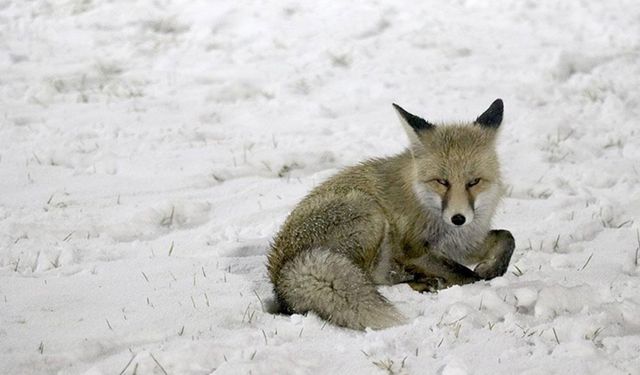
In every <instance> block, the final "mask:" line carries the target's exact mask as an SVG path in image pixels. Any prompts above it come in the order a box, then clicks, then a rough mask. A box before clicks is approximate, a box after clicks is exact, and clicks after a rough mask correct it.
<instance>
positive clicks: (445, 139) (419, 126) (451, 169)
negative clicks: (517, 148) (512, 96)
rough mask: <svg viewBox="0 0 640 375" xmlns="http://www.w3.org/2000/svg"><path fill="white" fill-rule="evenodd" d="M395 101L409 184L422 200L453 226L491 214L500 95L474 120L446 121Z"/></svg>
mask: <svg viewBox="0 0 640 375" xmlns="http://www.w3.org/2000/svg"><path fill="white" fill-rule="evenodd" d="M393 106H394V107H395V109H396V111H397V112H398V115H399V117H400V120H401V122H402V124H403V126H404V128H405V130H406V132H407V134H408V135H409V139H410V141H411V146H410V148H411V153H412V155H413V167H414V168H413V172H414V175H413V181H412V186H411V189H413V191H414V192H415V193H416V195H417V197H418V199H419V201H420V202H421V203H422V205H423V206H425V208H426V209H428V210H430V211H432V212H434V213H437V214H439V215H441V217H442V220H443V221H444V222H445V223H447V224H449V225H451V226H454V227H462V226H465V225H468V224H470V223H472V222H473V221H474V219H479V218H480V217H491V215H493V211H494V210H495V207H496V205H497V203H498V200H499V198H500V195H501V191H502V185H501V181H500V168H499V164H498V157H497V155H496V151H495V140H496V135H497V132H498V128H499V127H500V124H501V123H502V114H503V104H502V100H500V99H496V100H495V101H494V102H493V104H491V106H490V107H489V108H488V109H487V110H486V111H485V112H484V113H482V114H481V115H480V116H479V117H478V118H477V119H476V120H475V121H474V122H472V123H467V124H456V125H446V126H440V125H438V126H436V125H434V124H431V123H429V122H427V121H425V120H424V119H422V118H420V117H418V116H415V115H412V114H411V113H409V112H407V111H405V110H404V109H402V108H401V107H400V106H398V105H397V104H394V105H393ZM487 215H488V216H487Z"/></svg>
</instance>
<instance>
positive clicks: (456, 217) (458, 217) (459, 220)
mask: <svg viewBox="0 0 640 375" xmlns="http://www.w3.org/2000/svg"><path fill="white" fill-rule="evenodd" d="M465 221H466V219H465V218H464V216H462V215H460V214H455V215H453V216H452V217H451V222H452V223H454V224H455V225H462V224H464V222H465Z"/></svg>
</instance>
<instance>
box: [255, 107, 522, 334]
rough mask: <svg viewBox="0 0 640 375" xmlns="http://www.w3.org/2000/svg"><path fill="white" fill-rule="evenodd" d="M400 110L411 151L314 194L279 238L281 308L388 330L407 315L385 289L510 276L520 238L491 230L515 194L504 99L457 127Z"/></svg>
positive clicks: (361, 167)
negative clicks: (506, 173) (504, 150)
mask: <svg viewBox="0 0 640 375" xmlns="http://www.w3.org/2000/svg"><path fill="white" fill-rule="evenodd" d="M393 108H395V111H396V113H397V115H398V118H399V119H400V123H401V125H402V127H403V129H404V130H405V133H406V134H407V136H408V138H409V147H407V149H406V150H405V151H403V152H401V153H399V154H397V155H394V156H390V157H384V158H375V159H370V160H367V161H364V162H361V163H360V164H358V165H355V166H352V167H347V168H345V169H343V170H342V171H340V172H338V173H337V174H336V175H335V176H333V177H330V178H329V179H328V180H326V181H325V182H324V183H321V184H320V185H319V186H317V187H316V188H314V189H312V190H311V192H310V193H309V194H308V195H307V196H306V197H304V198H303V199H302V200H301V201H300V202H299V203H298V205H297V206H296V207H295V208H294V209H293V210H292V211H291V213H290V214H289V215H288V217H287V218H286V219H285V221H284V223H283V224H282V226H281V228H280V230H279V231H278V233H277V234H276V235H275V237H274V238H273V240H272V241H271V242H270V245H269V249H268V253H267V271H268V275H269V279H270V281H271V283H272V285H273V290H274V294H275V301H276V304H277V305H278V306H279V307H280V312H282V313H286V314H294V313H299V314H305V313H308V312H313V313H315V314H316V315H318V316H319V317H320V318H322V319H324V320H326V321H328V322H330V323H333V324H335V325H337V326H340V327H346V328H350V329H354V330H364V329H366V328H367V327H368V328H370V329H374V330H378V329H385V328H390V327H393V326H396V325H401V324H404V323H407V322H408V320H407V318H406V317H405V316H404V315H403V314H401V313H400V312H399V310H398V309H397V308H396V307H395V306H394V305H393V304H392V303H391V302H390V301H389V300H388V299H386V298H385V297H384V296H383V295H382V294H381V293H380V292H379V291H378V289H377V286H379V285H395V284H400V283H406V284H408V285H409V286H410V287H411V288H412V289H414V290H416V291H419V292H435V291H438V290H440V289H444V288H448V287H450V286H453V285H464V284H469V283H473V282H477V281H480V280H490V279H493V278H495V277H499V276H502V275H504V273H505V272H506V271H507V268H508V265H509V262H510V259H511V256H512V254H513V251H514V248H515V241H514V238H513V236H512V234H511V233H510V232H509V231H508V230H504V229H501V230H492V229H491V220H492V217H493V216H494V213H495V211H496V208H497V206H498V203H499V202H500V200H501V198H502V197H503V195H504V190H505V189H504V185H503V182H502V180H501V174H500V165H499V160H498V156H497V151H496V138H497V134H498V130H499V128H500V125H501V123H502V119H503V113H504V105H503V102H502V100H501V99H496V100H495V101H494V102H493V103H492V104H491V105H490V106H489V108H488V109H487V110H485V111H484V112H483V113H482V114H481V115H480V116H478V117H477V118H476V119H475V121H472V122H459V123H438V124H434V123H431V122H428V121H426V120H424V119H423V118H422V117H419V116H416V115H413V114H411V113H409V112H407V111H406V110H405V109H403V108H402V107H400V106H399V105H397V104H395V103H394V104H393ZM474 265H475V266H474ZM470 267H473V268H470Z"/></svg>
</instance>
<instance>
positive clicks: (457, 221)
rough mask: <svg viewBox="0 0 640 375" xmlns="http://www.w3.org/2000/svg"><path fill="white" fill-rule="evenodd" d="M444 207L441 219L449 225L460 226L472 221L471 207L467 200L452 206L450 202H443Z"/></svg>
mask: <svg viewBox="0 0 640 375" xmlns="http://www.w3.org/2000/svg"><path fill="white" fill-rule="evenodd" d="M443 203H444V204H443V206H444V207H445V209H444V210H443V211H442V219H443V220H444V221H445V222H446V223H447V224H449V225H452V226H455V227H461V226H464V225H468V224H471V222H472V221H473V216H474V215H473V207H471V203H470V202H469V201H467V200H465V202H460V203H463V204H459V205H455V206H452V205H451V202H449V204H447V202H446V201H445V202H443Z"/></svg>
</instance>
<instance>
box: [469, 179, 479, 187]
mask: <svg viewBox="0 0 640 375" xmlns="http://www.w3.org/2000/svg"><path fill="white" fill-rule="evenodd" d="M479 182H480V179H479V178H474V179H473V180H471V181H469V182H468V183H467V187H472V186H476V185H478V183H479Z"/></svg>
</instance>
